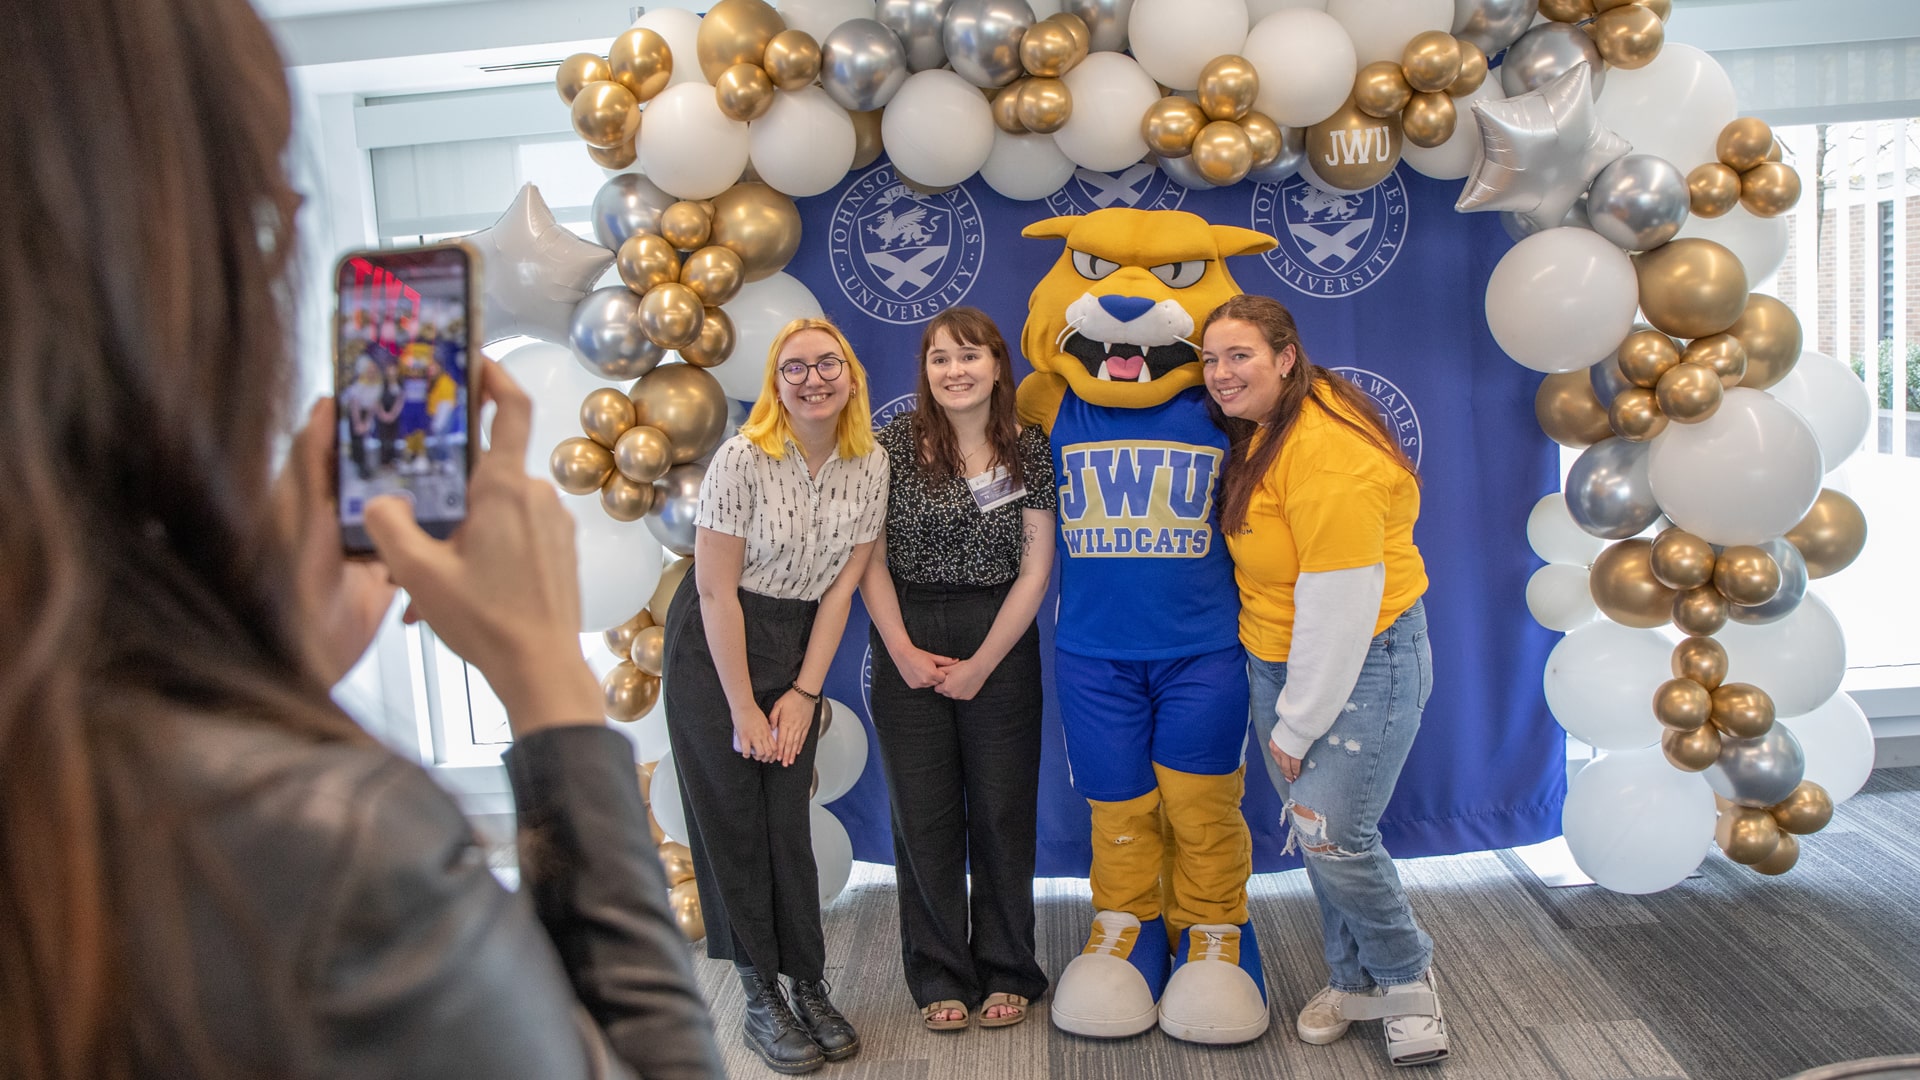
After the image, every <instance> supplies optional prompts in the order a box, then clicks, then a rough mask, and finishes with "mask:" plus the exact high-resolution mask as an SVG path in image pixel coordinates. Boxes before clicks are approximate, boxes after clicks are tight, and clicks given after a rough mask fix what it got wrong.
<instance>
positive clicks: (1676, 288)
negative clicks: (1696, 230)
mask: <svg viewBox="0 0 1920 1080" xmlns="http://www.w3.org/2000/svg"><path fill="white" fill-rule="evenodd" d="M1633 268H1634V272H1635V274H1636V275H1638V277H1639V279H1640V310H1641V311H1643V312H1645V313H1646V316H1647V321H1648V322H1650V323H1652V324H1653V325H1654V328H1655V329H1658V330H1662V331H1665V332H1666V333H1668V334H1671V335H1672V336H1674V337H1682V338H1697V337H1706V336H1707V335H1708V334H1718V333H1720V332H1721V331H1723V330H1725V329H1727V328H1728V327H1730V326H1732V325H1733V324H1734V321H1735V320H1736V319H1738V318H1740V313H1741V312H1742V311H1744V310H1745V309H1746V306H1747V271H1746V269H1745V268H1744V267H1742V266H1741V265H1740V259H1739V257H1738V256H1736V255H1735V254H1734V253H1733V252H1731V251H1728V250H1727V249H1726V248H1725V247H1723V246H1721V245H1719V244H1716V243H1714V242H1713V241H1711V240H1706V239H1702V238H1700V237H1697V236H1694V237H1686V238H1683V239H1680V240H1674V241H1671V242H1669V243H1665V244H1662V245H1660V246H1659V247H1657V248H1654V249H1653V250H1652V251H1643V252H1641V253H1640V254H1638V255H1635V256H1634V257H1633ZM1747 350H1748V353H1749V354H1751V353H1752V350H1753V346H1752V345H1751V344H1748V346H1747Z"/></svg>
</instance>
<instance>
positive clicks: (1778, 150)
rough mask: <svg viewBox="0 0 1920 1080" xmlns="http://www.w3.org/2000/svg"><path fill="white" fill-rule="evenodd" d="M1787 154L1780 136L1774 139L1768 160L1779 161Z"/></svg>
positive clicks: (1768, 153) (1768, 152)
mask: <svg viewBox="0 0 1920 1080" xmlns="http://www.w3.org/2000/svg"><path fill="white" fill-rule="evenodd" d="M1786 156H1787V151H1786V148H1785V147H1783V146H1781V145H1780V140H1779V138H1777V137H1776V138H1775V139H1774V140H1773V148H1772V149H1770V150H1768V151H1767V160H1768V161H1779V160H1781V159H1782V158H1784V157H1786Z"/></svg>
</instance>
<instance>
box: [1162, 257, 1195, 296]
mask: <svg viewBox="0 0 1920 1080" xmlns="http://www.w3.org/2000/svg"><path fill="white" fill-rule="evenodd" d="M1206 272H1207V261H1206V260H1205V259H1188V260H1187V261H1186V262H1170V263H1161V264H1160V265H1159V266H1156V267H1154V268H1153V276H1154V277H1157V278H1159V279H1160V280H1161V281H1163V282H1166V283H1167V285H1169V286H1171V287H1172V288H1175V289H1184V288H1186V287H1187V286H1189V285H1191V284H1193V283H1194V282H1196V281H1199V280H1200V275H1202V274H1204V273H1206Z"/></svg>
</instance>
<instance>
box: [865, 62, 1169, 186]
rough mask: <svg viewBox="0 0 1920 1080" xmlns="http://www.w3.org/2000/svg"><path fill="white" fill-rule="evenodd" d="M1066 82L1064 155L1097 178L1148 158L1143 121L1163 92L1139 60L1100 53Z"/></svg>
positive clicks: (1060, 139)
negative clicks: (1069, 106)
mask: <svg viewBox="0 0 1920 1080" xmlns="http://www.w3.org/2000/svg"><path fill="white" fill-rule="evenodd" d="M1064 79H1065V81H1066V84H1067V92H1068V93H1069V94H1072V95H1073V114H1072V115H1071V116H1069V117H1067V123H1066V126H1064V127H1062V128H1061V129H1060V130H1059V131H1056V132H1054V135H1053V139H1054V143H1055V144H1056V145H1058V146H1059V147H1060V152H1061V153H1063V154H1065V155H1067V157H1068V158H1069V159H1071V160H1072V161H1073V163H1074V164H1075V165H1078V166H1080V167H1081V168H1083V169H1092V170H1093V171H1095V172H1119V171H1120V170H1121V169H1124V168H1126V167H1127V166H1129V165H1132V164H1134V163H1135V162H1137V161H1139V160H1140V159H1141V158H1143V157H1145V156H1146V155H1147V139H1146V136H1144V135H1142V134H1140V118H1141V117H1142V116H1145V115H1146V113H1147V109H1148V108H1150V107H1151V106H1152V105H1153V103H1154V102H1156V101H1158V100H1160V88H1159V87H1158V86H1156V85H1155V84H1154V81H1153V76H1151V75H1148V74H1147V73H1146V72H1144V71H1142V70H1140V65H1139V64H1136V63H1134V61H1133V57H1131V56H1127V55H1125V54H1124V53H1117V52H1098V53H1094V54H1093V55H1092V56H1089V57H1087V58H1086V59H1085V60H1082V61H1081V62H1080V63H1079V64H1076V65H1075V66H1074V68H1073V70H1072V71H1069V72H1067V73H1066V75H1065V76H1064ZM975 96H976V97H977V96H978V92H977V91H976V93H975ZM891 111H892V110H888V112H889V113H891ZM888 147H889V149H891V147H892V144H891V143H889V144H888Z"/></svg>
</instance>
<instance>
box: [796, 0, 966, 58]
mask: <svg viewBox="0 0 1920 1080" xmlns="http://www.w3.org/2000/svg"><path fill="white" fill-rule="evenodd" d="M952 6H953V0H880V2H879V3H877V4H875V5H874V6H873V17H874V18H875V19H877V20H879V22H880V25H882V26H884V27H886V28H887V29H888V30H891V31H893V33H894V35H895V36H896V37H897V38H898V39H899V41H900V43H901V45H903V46H905V48H906V56H907V70H909V71H927V70H930V69H932V68H937V67H939V66H940V65H942V64H944V63H946V62H947V47H946V44H945V42H943V41H942V40H941V29H942V27H943V26H944V25H945V24H946V21H947V9H948V8H950V7H952ZM841 25H842V26H844V25H846V24H845V23H842V24H841ZM827 36H828V37H832V36H833V35H832V34H828V35H827Z"/></svg>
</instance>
